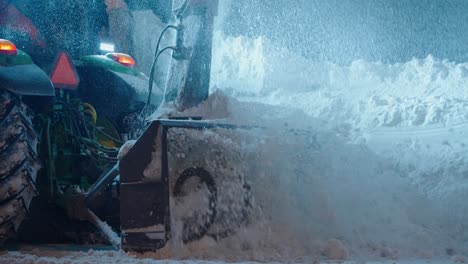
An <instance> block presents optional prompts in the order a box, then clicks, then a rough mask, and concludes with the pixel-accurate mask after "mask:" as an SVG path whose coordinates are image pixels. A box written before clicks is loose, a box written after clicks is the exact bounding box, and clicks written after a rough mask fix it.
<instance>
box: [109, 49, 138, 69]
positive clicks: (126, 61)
mask: <svg viewBox="0 0 468 264" xmlns="http://www.w3.org/2000/svg"><path fill="white" fill-rule="evenodd" d="M107 57H110V58H112V59H113V60H115V61H116V62H118V63H120V64H122V65H124V66H127V67H130V68H133V67H135V64H136V63H135V60H134V59H133V58H132V56H130V55H127V54H124V53H108V54H107Z"/></svg>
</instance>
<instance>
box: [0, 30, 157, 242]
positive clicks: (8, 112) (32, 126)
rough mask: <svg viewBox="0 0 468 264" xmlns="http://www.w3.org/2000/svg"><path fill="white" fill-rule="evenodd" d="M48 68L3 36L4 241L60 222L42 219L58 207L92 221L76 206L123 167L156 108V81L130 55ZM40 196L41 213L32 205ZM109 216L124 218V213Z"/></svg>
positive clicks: (0, 191) (0, 160)
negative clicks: (152, 88) (125, 151)
mask: <svg viewBox="0 0 468 264" xmlns="http://www.w3.org/2000/svg"><path fill="white" fill-rule="evenodd" d="M41 64H42V66H43V68H42V69H41V68H40V67H39V66H37V65H36V64H35V63H34V62H33V59H32V58H31V56H30V55H28V54H27V53H26V52H24V51H22V50H20V49H19V48H17V47H16V45H15V43H13V42H12V41H10V40H6V39H0V168H1V169H0V244H3V243H4V242H5V241H6V240H8V239H10V238H13V237H17V233H18V231H19V230H20V226H21V224H22V223H23V220H24V219H25V218H27V217H28V218H38V217H39V218H42V219H43V220H42V221H43V222H46V221H54V219H53V218H50V219H44V218H43V217H41V214H42V215H45V214H50V211H51V210H52V211H53V209H51V208H52V207H54V208H61V209H62V210H63V211H66V212H67V214H68V216H70V217H72V218H75V219H80V220H87V219H86V217H85V216H83V215H85V214H84V213H83V212H79V211H76V210H74V208H77V207H78V205H75V204H74V203H77V202H76V201H78V200H80V195H81V196H82V194H83V193H84V192H85V191H86V190H88V189H89V187H90V186H91V185H92V184H93V183H94V182H95V181H96V180H97V179H98V177H99V176H100V175H101V174H102V173H103V172H105V171H106V170H107V169H109V168H110V167H112V166H114V165H115V164H116V163H117V155H118V151H119V147H120V146H122V144H123V143H124V142H125V141H126V140H128V139H129V138H134V137H135V133H137V131H138V129H140V128H141V126H142V124H143V121H142V119H141V113H142V111H143V110H144V109H147V107H148V105H147V104H146V102H147V97H148V92H147V86H148V78H147V77H146V76H145V75H144V74H142V73H141V72H139V71H138V70H136V69H135V68H134V66H135V61H134V60H133V58H132V57H130V56H129V55H126V54H122V53H107V54H105V55H87V56H82V57H80V58H78V59H77V60H72V59H71V58H70V56H69V55H67V54H66V53H65V52H59V53H58V54H57V55H56V56H55V60H49V61H44V60H41ZM44 65H46V66H44ZM46 72H48V74H46ZM39 193H40V198H39V199H35V201H36V202H35V205H34V207H35V209H34V210H35V211H37V212H38V213H36V215H34V214H32V213H31V212H30V205H31V203H32V200H33V199H32V198H33V197H35V196H37V195H38V194H39ZM117 207H118V205H117ZM80 208H81V210H83V208H85V207H84V206H82V205H80ZM109 211H112V213H110V214H109V215H108V216H109V217H114V219H118V210H112V209H109ZM116 214H117V215H116ZM68 216H67V217H68ZM49 217H54V214H51V215H50V216H49ZM105 217H106V216H103V218H105ZM55 220H56V221H63V219H55ZM106 220H108V221H109V222H112V220H109V219H106ZM34 221H37V219H34ZM115 223H116V226H117V228H118V220H115ZM26 228H27V227H26ZM34 229H37V227H34ZM46 229H47V228H46ZM35 232H37V230H36V231H35ZM63 232H64V233H67V232H68V233H70V232H69V231H63ZM27 235H28V236H29V235H30V234H27ZM75 242H82V241H76V239H75Z"/></svg>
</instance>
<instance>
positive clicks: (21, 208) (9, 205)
mask: <svg viewBox="0 0 468 264" xmlns="http://www.w3.org/2000/svg"><path fill="white" fill-rule="evenodd" d="M32 116H33V114H32V112H31V111H30V109H29V108H28V107H27V106H26V105H25V104H24V103H23V102H22V101H21V99H19V98H18V97H17V96H15V95H13V94H11V93H10V92H8V91H5V90H1V89H0V247H1V246H2V245H3V244H4V242H5V241H7V240H8V239H10V238H13V237H15V236H16V233H17V231H18V228H19V226H20V224H21V222H23V220H24V219H25V218H26V216H27V213H28V208H29V205H30V203H31V200H32V198H33V197H34V196H36V194H37V191H36V187H35V182H36V178H37V173H38V171H39V169H40V167H41V165H40V161H39V157H38V155H37V144H38V136H37V133H36V131H35V130H34V128H33V126H32Z"/></svg>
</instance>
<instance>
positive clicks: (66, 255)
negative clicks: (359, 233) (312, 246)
mask: <svg viewBox="0 0 468 264" xmlns="http://www.w3.org/2000/svg"><path fill="white" fill-rule="evenodd" d="M85 263H86V264H92V263H100V264H113V263H122V264H224V263H242V264H254V263H259V262H222V261H203V260H155V259H150V258H144V257H142V256H140V257H135V256H131V255H127V254H125V253H122V252H116V251H92V250H91V251H89V252H86V253H78V252H75V253H70V252H69V251H67V252H60V251H54V252H51V251H49V252H47V251H39V250H33V252H22V253H20V252H0V264H85ZM263 263H264V262H263ZM269 263H281V262H269ZM288 263H294V262H288ZM296 263H317V264H319V263H323V264H331V263H343V264H453V263H466V259H465V258H462V257H454V258H452V259H436V260H424V259H421V260H399V261H393V260H389V261H346V262H333V261H320V260H317V261H314V260H306V261H302V262H296Z"/></svg>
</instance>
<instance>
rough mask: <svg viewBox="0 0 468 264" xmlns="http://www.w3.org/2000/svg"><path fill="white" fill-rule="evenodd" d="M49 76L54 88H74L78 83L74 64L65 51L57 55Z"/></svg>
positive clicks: (78, 79)
mask: <svg viewBox="0 0 468 264" xmlns="http://www.w3.org/2000/svg"><path fill="white" fill-rule="evenodd" d="M49 77H50V80H51V81H52V83H53V84H54V86H55V88H61V89H76V88H78V84H79V83H80V78H79V77H78V74H77V72H76V69H75V66H73V63H72V60H71V59H70V57H69V56H68V55H67V54H66V53H65V52H60V53H59V54H58V55H57V58H56V59H55V62H54V64H53V67H52V71H51V73H50V75H49Z"/></svg>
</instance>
